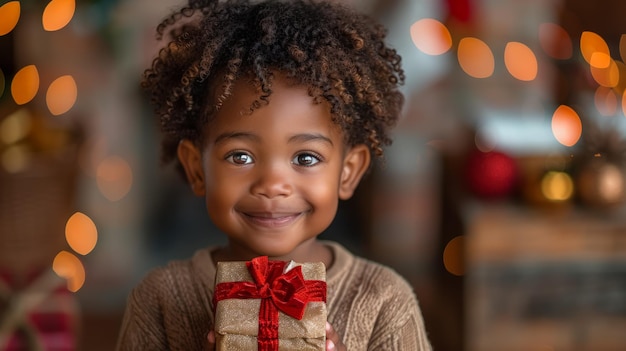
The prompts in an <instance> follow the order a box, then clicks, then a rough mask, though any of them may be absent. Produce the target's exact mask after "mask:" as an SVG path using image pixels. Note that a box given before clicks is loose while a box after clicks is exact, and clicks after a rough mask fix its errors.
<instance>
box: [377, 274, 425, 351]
mask: <svg viewBox="0 0 626 351" xmlns="http://www.w3.org/2000/svg"><path fill="white" fill-rule="evenodd" d="M385 273H387V274H382V275H381V277H380V278H383V279H381V280H382V281H381V283H383V284H381V285H379V286H384V287H385V288H383V289H384V292H381V293H382V294H381V295H382V296H386V298H385V299H384V302H383V303H382V305H381V306H380V310H379V312H378V316H377V318H376V322H375V324H374V330H373V333H372V339H371V340H370V343H369V346H368V350H372V351H373V350H376V351H379V350H380V351H382V350H385V351H391V350H416V351H431V350H432V348H431V345H430V342H429V341H428V337H427V335H426V329H425V326H424V320H423V317H422V312H421V310H420V308H419V304H418V302H417V299H416V297H415V294H414V292H413V289H412V287H411V286H410V285H409V284H408V282H406V281H405V280H404V279H403V278H401V277H400V276H398V275H397V274H396V273H395V272H390V271H387V272H385Z"/></svg>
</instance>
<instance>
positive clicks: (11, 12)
mask: <svg viewBox="0 0 626 351" xmlns="http://www.w3.org/2000/svg"><path fill="white" fill-rule="evenodd" d="M20 12H21V8H20V2H19V1H9V2H7V3H6V4H4V5H2V6H0V35H6V34H9V33H10V32H11V31H12V30H13V29H14V28H15V26H16V25H17V22H19V20H20Z"/></svg>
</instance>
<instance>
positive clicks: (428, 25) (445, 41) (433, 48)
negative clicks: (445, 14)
mask: <svg viewBox="0 0 626 351" xmlns="http://www.w3.org/2000/svg"><path fill="white" fill-rule="evenodd" d="M411 39H412V40H413V44H415V46H416V47H417V48H418V49H419V50H421V51H422V52H424V53H425V54H428V55H441V54H444V53H446V52H447V51H448V50H450V48H451V47H452V35H450V31H449V30H448V28H447V27H446V26H445V25H444V24H443V23H441V22H439V21H437V20H436V19H432V18H423V19H421V20H419V21H417V22H415V23H413V25H412V26H411Z"/></svg>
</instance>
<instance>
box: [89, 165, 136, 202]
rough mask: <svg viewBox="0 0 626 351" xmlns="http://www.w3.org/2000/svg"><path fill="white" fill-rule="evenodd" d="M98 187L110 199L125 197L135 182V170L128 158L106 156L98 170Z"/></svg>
mask: <svg viewBox="0 0 626 351" xmlns="http://www.w3.org/2000/svg"><path fill="white" fill-rule="evenodd" d="M96 181H97V183H98V189H100V192H101V193H102V195H103V196H104V197H106V198H107V199H108V200H110V201H119V200H121V199H123V198H124V197H125V196H126V194H128V192H129V191H130V189H131V187H132V184H133V172H132V170H131V168H130V165H129V164H128V162H126V160H124V159H123V158H121V157H118V156H110V157H107V158H105V159H104V160H103V161H102V162H100V164H99V165H98V168H97V170H96Z"/></svg>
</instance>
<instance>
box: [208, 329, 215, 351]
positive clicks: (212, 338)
mask: <svg viewBox="0 0 626 351" xmlns="http://www.w3.org/2000/svg"><path fill="white" fill-rule="evenodd" d="M206 341H207V347H206V351H214V350H215V331H213V330H211V331H210V332H209V334H207V336H206Z"/></svg>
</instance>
